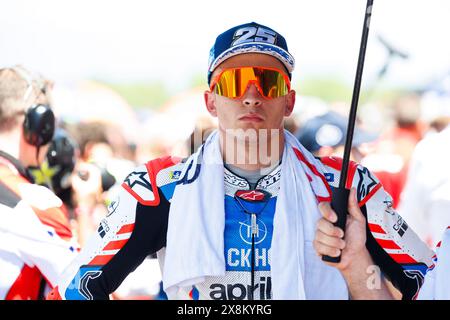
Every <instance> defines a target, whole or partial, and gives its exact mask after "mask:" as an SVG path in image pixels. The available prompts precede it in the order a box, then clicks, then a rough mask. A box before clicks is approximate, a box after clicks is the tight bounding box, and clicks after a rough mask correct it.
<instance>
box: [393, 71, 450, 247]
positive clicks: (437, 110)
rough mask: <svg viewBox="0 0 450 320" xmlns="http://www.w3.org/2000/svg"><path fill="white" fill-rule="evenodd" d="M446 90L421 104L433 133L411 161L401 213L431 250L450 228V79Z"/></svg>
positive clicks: (427, 95)
mask: <svg viewBox="0 0 450 320" xmlns="http://www.w3.org/2000/svg"><path fill="white" fill-rule="evenodd" d="M443 83H444V85H445V83H447V87H444V88H442V90H429V91H428V92H426V93H425V94H424V95H423V98H422V101H421V104H422V105H421V107H422V113H423V115H424V118H425V119H426V120H428V122H429V123H430V131H429V132H428V133H427V135H426V136H425V138H424V139H423V140H422V141H420V142H419V143H418V144H417V146H416V148H415V149H414V153H413V155H412V157H411V163H410V168H409V171H408V177H407V180H406V185H405V188H404V191H403V194H402V197H401V203H400V207H399V210H400V212H401V213H402V214H403V215H404V216H405V217H406V218H407V219H408V221H409V224H410V225H411V227H412V228H414V229H415V230H417V233H418V234H419V235H420V236H421V237H422V239H424V240H425V241H426V242H427V243H428V245H429V246H430V247H434V246H436V243H437V241H439V239H440V236H441V234H442V231H443V230H444V229H445V228H446V227H447V226H449V225H450V173H449V171H448V170H447V169H446V166H447V164H448V159H449V158H450V148H449V143H450V77H448V78H446V79H444V81H443Z"/></svg>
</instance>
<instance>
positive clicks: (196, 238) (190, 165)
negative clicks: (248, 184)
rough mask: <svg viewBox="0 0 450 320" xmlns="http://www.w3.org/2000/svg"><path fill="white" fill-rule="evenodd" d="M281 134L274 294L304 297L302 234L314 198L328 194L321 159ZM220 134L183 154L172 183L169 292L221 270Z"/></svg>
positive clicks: (314, 210) (310, 224)
mask: <svg viewBox="0 0 450 320" xmlns="http://www.w3.org/2000/svg"><path fill="white" fill-rule="evenodd" d="M284 135H285V147H284V152H283V158H282V163H281V166H282V167H281V180H280V192H279V195H278V198H277V203H276V211H275V216H274V222H273V223H274V228H273V236H272V244H271V254H272V256H271V276H272V288H273V298H274V299H305V298H306V294H305V281H304V277H305V257H306V259H309V258H308V256H307V254H306V253H305V240H306V238H308V239H312V238H313V235H314V232H315V230H314V229H315V224H316V222H317V219H318V218H319V217H320V212H319V210H318V207H317V204H318V201H330V197H331V195H330V189H329V187H328V185H327V183H326V181H325V178H324V176H323V167H322V164H321V162H320V161H319V160H317V159H315V158H314V157H313V155H312V154H310V153H309V152H308V151H307V150H306V149H305V148H304V147H303V146H302V145H301V144H300V143H299V142H298V140H297V139H296V138H295V137H294V136H293V135H292V134H290V133H289V132H288V131H285V133H284ZM219 140H220V139H219V133H218V132H217V131H215V132H213V133H212V134H211V135H210V136H209V137H208V139H207V141H206V142H205V143H204V145H202V146H201V147H200V148H199V149H198V151H197V152H196V153H195V154H193V155H192V156H190V157H189V158H188V159H187V161H186V164H185V166H184V168H183V171H182V173H181V177H182V178H181V180H180V181H183V182H182V183H180V184H178V185H177V186H176V188H175V192H174V195H173V198H172V202H171V207H170V213H169V225H168V231H167V244H166V249H165V256H164V263H163V284H164V290H165V291H166V293H167V295H168V297H169V298H174V297H176V294H177V292H178V290H179V289H182V288H184V287H190V286H192V285H195V284H197V283H200V282H203V281H204V280H205V277H209V276H224V275H225V256H224V230H225V209H224V173H223V172H224V166H223V160H222V155H221V151H220V141H219ZM295 149H297V151H294V150H295ZM300 158H302V159H303V160H300ZM309 251H310V250H308V253H309ZM309 255H311V253H309ZM314 259H317V257H314ZM323 266H324V267H327V266H326V265H325V264H323ZM328 268H329V267H328ZM318 271H319V270H318Z"/></svg>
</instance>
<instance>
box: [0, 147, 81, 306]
mask: <svg viewBox="0 0 450 320" xmlns="http://www.w3.org/2000/svg"><path fill="white" fill-rule="evenodd" d="M31 179H32V178H31V177H30V176H29V175H28V174H27V172H26V170H25V169H24V168H23V167H22V165H21V164H20V163H19V161H18V160H17V159H14V158H13V157H11V156H10V155H8V154H6V153H4V152H1V151H0V299H5V300H13V299H14V300H16V299H18V300H30V299H31V300H36V299H44V298H45V296H46V292H45V290H46V288H47V286H49V287H50V289H51V288H53V287H54V286H55V285H56V281H57V280H58V278H59V277H60V274H61V273H62V271H63V270H64V268H65V267H66V266H67V265H68V264H69V263H70V262H71V260H72V259H73V258H74V257H75V256H76V253H77V250H78V246H77V244H76V243H75V242H74V241H73V239H72V232H71V229H70V226H69V220H68V218H67V216H66V215H65V213H64V212H63V210H62V202H61V200H60V199H59V198H58V197H56V196H55V195H54V194H53V193H52V192H51V191H50V190H48V189H47V188H45V187H41V186H38V185H35V184H32V183H31V181H32V180H31Z"/></svg>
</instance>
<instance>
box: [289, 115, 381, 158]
mask: <svg viewBox="0 0 450 320" xmlns="http://www.w3.org/2000/svg"><path fill="white" fill-rule="evenodd" d="M346 133H347V119H346V118H345V117H343V116H342V115H340V114H339V113H337V112H335V111H328V112H326V113H325V114H323V115H320V116H317V117H314V118H311V119H309V120H308V121H306V122H305V123H303V124H302V125H301V128H299V129H298V130H297V131H296V132H295V136H296V137H297V139H298V140H299V141H300V143H301V144H302V145H303V146H304V147H305V148H306V149H308V151H310V152H311V153H313V154H314V155H315V156H317V157H329V156H337V157H340V156H342V155H343V154H344V144H345V137H346ZM377 138H378V137H377V135H375V134H372V133H369V132H366V131H364V130H361V129H360V128H358V127H356V128H355V133H354V138H353V144H352V153H351V160H353V161H356V162H360V161H361V160H362V159H363V158H364V156H365V155H366V151H365V149H364V146H363V144H366V143H370V142H374V141H375V140H376V139H377Z"/></svg>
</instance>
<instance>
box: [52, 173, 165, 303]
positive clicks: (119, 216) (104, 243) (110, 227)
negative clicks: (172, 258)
mask: <svg viewBox="0 0 450 320" xmlns="http://www.w3.org/2000/svg"><path fill="white" fill-rule="evenodd" d="M154 186H156V183H155V184H153V185H152V183H151V179H150V178H149V174H148V172H147V169H146V167H145V166H142V167H138V168H136V169H135V170H134V171H133V172H132V173H130V174H129V175H128V177H127V178H126V179H125V181H124V183H123V184H122V190H121V191H120V192H119V194H118V196H117V198H116V199H115V200H114V201H112V202H111V204H110V206H109V208H108V215H107V216H106V217H105V218H104V219H103V220H102V221H101V222H100V225H99V227H98V229H97V232H96V233H95V234H94V235H93V236H92V237H91V238H90V239H89V241H88V242H87V244H86V246H85V248H83V249H82V250H81V252H80V254H79V255H78V256H77V258H76V259H75V260H74V261H73V262H72V263H71V265H70V266H69V267H68V268H67V269H66V270H65V272H64V274H63V276H62V277H61V279H60V281H59V285H58V288H56V290H54V291H53V292H52V293H51V294H50V295H49V298H50V299H70V300H96V299H108V298H109V294H111V293H112V292H114V291H115V290H116V289H117V288H118V287H119V285H120V284H121V283H122V281H123V280H124V279H125V278H126V277H127V276H128V274H130V273H131V272H133V271H134V270H135V269H136V268H137V267H138V266H139V265H140V264H141V263H142V261H143V260H144V259H145V257H146V256H148V255H150V254H153V253H156V252H157V251H159V250H160V249H161V248H162V247H164V246H165V241H166V233H167V222H168V211H169V203H168V201H167V200H166V199H165V198H164V195H163V194H162V193H161V192H160V190H159V189H158V188H157V187H154ZM156 200H157V201H156Z"/></svg>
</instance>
